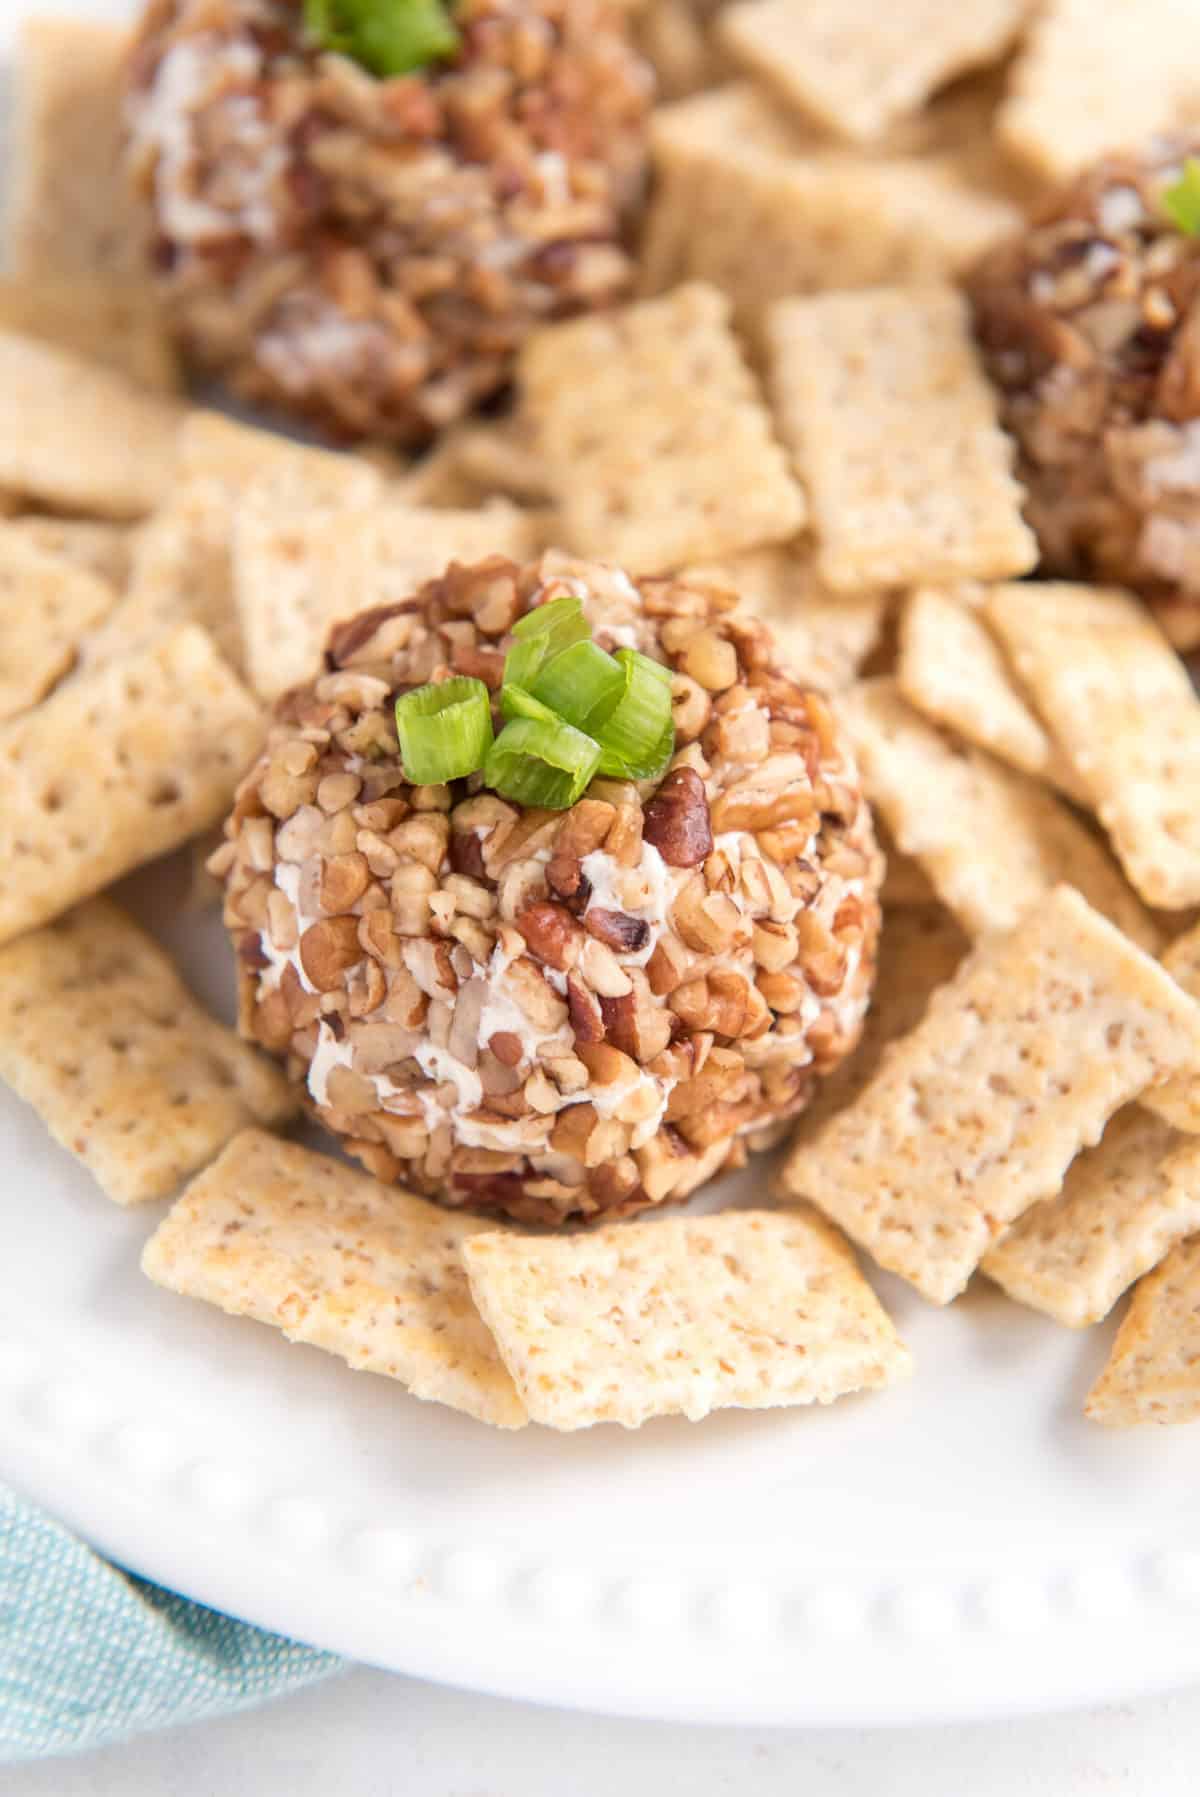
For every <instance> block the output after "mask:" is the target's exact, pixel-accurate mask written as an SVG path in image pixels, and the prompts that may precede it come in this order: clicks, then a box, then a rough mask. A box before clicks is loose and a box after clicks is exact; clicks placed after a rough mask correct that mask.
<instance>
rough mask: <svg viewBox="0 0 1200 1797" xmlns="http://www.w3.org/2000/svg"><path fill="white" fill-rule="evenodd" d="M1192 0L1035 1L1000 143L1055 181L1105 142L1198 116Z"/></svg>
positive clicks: (1128, 143)
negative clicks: (1095, 2)
mask: <svg viewBox="0 0 1200 1797" xmlns="http://www.w3.org/2000/svg"><path fill="white" fill-rule="evenodd" d="M1198 66H1200V11H1197V9H1196V8H1195V7H1194V6H1192V5H1191V4H1190V0H1182V3H1181V0H1105V3H1104V5H1103V6H1096V5H1095V4H1094V0H1043V4H1042V5H1041V6H1040V7H1039V9H1038V11H1037V14H1036V15H1035V17H1034V20H1033V23H1032V24H1031V26H1030V29H1029V35H1028V38H1027V39H1026V42H1025V46H1024V48H1023V50H1022V52H1021V54H1020V56H1019V57H1018V59H1017V62H1016V65H1015V67H1014V69H1013V72H1012V75H1011V78H1010V84H1009V93H1008V97H1007V99H1006V100H1005V101H1004V104H1003V105H1002V106H1001V108H1000V110H999V113H998V115H997V119H996V130H997V135H998V137H999V139H1000V142H1001V144H1002V146H1003V148H1004V149H1005V150H1006V151H1007V152H1008V153H1009V154H1010V155H1012V156H1014V157H1015V158H1016V159H1017V160H1018V161H1019V162H1021V163H1023V164H1024V166H1025V167H1026V168H1028V169H1030V170H1031V171H1032V173H1034V174H1035V175H1037V176H1039V177H1040V178H1041V179H1042V180H1047V181H1062V180H1065V179H1066V178H1067V176H1069V175H1073V174H1075V173H1076V172H1077V171H1078V170H1079V169H1081V168H1085V167H1086V166H1087V165H1088V164H1089V163H1091V162H1094V161H1096V159H1097V158H1098V157H1100V156H1103V155H1104V154H1105V153H1106V152H1107V151H1109V150H1116V149H1124V148H1132V147H1134V146H1136V145H1138V144H1140V143H1142V142H1143V141H1144V140H1145V139H1146V138H1147V137H1148V136H1150V134H1151V133H1152V132H1155V131H1167V130H1170V129H1171V127H1172V126H1174V125H1180V124H1192V125H1194V124H1195V123H1196V122H1197V120H1200V81H1198V79H1197V75H1196V70H1197V67H1198Z"/></svg>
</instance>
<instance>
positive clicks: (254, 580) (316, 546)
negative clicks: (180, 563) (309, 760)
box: [233, 494, 537, 699]
mask: <svg viewBox="0 0 1200 1797" xmlns="http://www.w3.org/2000/svg"><path fill="white" fill-rule="evenodd" d="M536 548H537V532H536V527H535V525H534V523H533V522H532V520H531V519H530V517H529V514H528V513H525V512H521V511H518V510H517V509H516V508H515V507H513V506H510V505H507V504H505V503H504V502H503V501H500V502H497V503H495V504H493V505H488V506H483V507H481V508H479V509H478V510H476V511H449V510H446V511H442V510H434V509H432V508H426V507H420V506H399V505H391V506H383V507H378V508H376V509H374V510H371V511H362V510H355V509H347V510H345V511H340V510H339V511H333V510H330V509H328V508H326V509H325V510H319V509H318V510H314V511H310V512H308V513H300V512H295V513H292V512H283V513H281V512H280V511H278V510H277V509H276V508H274V507H273V506H271V505H269V504H261V503H259V501H258V499H257V498H256V496H255V495H253V494H251V495H249V496H248V497H247V500H246V502H245V503H244V505H243V506H242V508H241V510H240V513H239V516H238V519H237V523H236V526H235V533H234V552H233V568H234V590H235V594H236V599H237V608H238V614H239V617H240V619H241V626H242V635H243V639H244V642H245V650H246V665H247V668H248V669H249V676H250V682H251V685H252V686H253V687H254V690H255V691H256V692H258V693H260V694H261V695H262V697H263V698H264V699H275V698H277V697H278V696H279V695H280V694H281V693H284V692H286V691H287V690H288V688H289V687H292V686H295V685H296V684H297V683H298V682H299V681H302V680H307V679H309V678H310V677H311V676H312V675H313V674H315V673H316V672H317V670H318V668H319V667H320V665H321V657H322V655H323V653H324V650H325V642H326V639H327V637H328V635H329V631H330V628H331V626H332V625H334V624H335V623H337V622H338V620H339V619H341V618H350V617H353V616H354V614H355V613H356V612H360V611H365V610H367V609H368V608H369V607H371V606H375V605H389V604H393V603H395V602H396V601H399V600H402V599H407V598H409V597H410V596H411V594H412V593H414V592H415V591H416V589H417V588H418V587H419V586H421V585H422V584H423V583H424V582H425V581H427V580H432V579H433V578H434V576H435V575H438V574H441V573H443V572H444V570H445V569H446V568H447V567H448V566H449V564H450V563H451V562H453V561H460V562H478V561H483V560H485V559H486V557H487V556H489V555H507V556H511V557H512V558H513V559H514V560H515V561H522V560H524V559H525V558H526V557H528V556H530V555H532V554H533V553H534V551H535V549H536Z"/></svg>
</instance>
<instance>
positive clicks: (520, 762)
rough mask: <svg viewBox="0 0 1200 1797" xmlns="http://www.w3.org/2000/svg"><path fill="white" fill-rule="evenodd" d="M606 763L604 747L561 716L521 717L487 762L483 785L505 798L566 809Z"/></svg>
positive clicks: (499, 740) (494, 746)
mask: <svg viewBox="0 0 1200 1797" xmlns="http://www.w3.org/2000/svg"><path fill="white" fill-rule="evenodd" d="M599 765H600V745H599V743H596V742H593V741H592V739H591V737H590V736H585V735H584V734H583V732H582V731H581V730H575V729H573V728H572V726H571V725H570V724H564V723H563V722H562V721H561V719H558V718H556V719H555V720H554V721H553V723H547V722H546V721H545V720H544V719H542V718H528V717H518V718H514V719H513V720H512V722H511V723H509V724H505V726H504V728H503V730H502V731H501V732H500V734H499V736H498V737H497V738H496V740H495V742H494V743H493V744H492V746H491V749H490V750H489V751H488V758H487V760H486V761H485V762H484V764H483V782H484V785H485V786H490V787H491V788H492V790H493V791H494V792H498V793H499V794H500V796H501V797H502V798H505V799H512V800H514V801H515V802H516V803H517V804H518V805H536V806H538V807H539V808H540V809H543V810H546V811H565V810H566V809H567V808H568V806H570V805H573V804H574V803H575V801H576V799H577V798H579V797H580V796H581V794H582V793H583V792H584V791H585V790H586V788H587V786H588V784H589V782H590V781H591V779H592V776H593V775H594V774H595V772H596V769H597V768H598V767H599Z"/></svg>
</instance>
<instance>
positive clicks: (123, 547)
mask: <svg viewBox="0 0 1200 1797" xmlns="http://www.w3.org/2000/svg"><path fill="white" fill-rule="evenodd" d="M5 535H6V536H11V537H13V538H14V539H16V538H18V537H19V538H20V539H21V541H22V542H24V543H29V544H31V545H32V547H33V548H34V549H40V550H42V551H43V553H44V554H46V555H52V556H54V558H55V560H57V561H63V562H66V563H68V564H69V565H70V566H71V567H73V568H82V570H83V571H84V573H85V574H95V575H97V576H98V578H99V579H101V580H106V581H108V582H109V584H110V585H111V586H114V587H116V588H117V589H118V590H120V589H121V588H122V587H124V585H125V583H126V581H127V580H128V579H129V564H130V557H131V554H132V549H133V542H134V536H135V529H134V527H133V526H132V525H128V524H113V523H110V522H105V521H104V520H103V519H96V518H55V517H53V516H51V515H50V514H49V513H45V514H39V513H31V514H30V515H29V516H27V517H23V518H13V519H11V520H10V521H9V522H8V523H7V524H6V525H5Z"/></svg>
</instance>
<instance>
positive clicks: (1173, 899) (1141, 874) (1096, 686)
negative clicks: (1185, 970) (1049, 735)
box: [984, 581, 1200, 910]
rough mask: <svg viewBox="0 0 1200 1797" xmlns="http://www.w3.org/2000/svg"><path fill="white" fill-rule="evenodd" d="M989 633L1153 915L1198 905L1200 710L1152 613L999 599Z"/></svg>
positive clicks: (1052, 587) (1061, 592)
mask: <svg viewBox="0 0 1200 1797" xmlns="http://www.w3.org/2000/svg"><path fill="white" fill-rule="evenodd" d="M984 606H985V610H986V613H987V617H988V619H989V622H990V623H991V625H992V627H993V629H994V630H996V632H997V633H998V635H999V637H1000V639H1001V641H1002V642H1003V643H1004V645H1005V647H1006V649H1007V650H1008V653H1009V657H1010V659H1011V661H1012V663H1013V666H1014V667H1015V668H1016V670H1017V673H1018V674H1019V675H1020V677H1021V679H1022V680H1023V681H1024V682H1025V684H1026V686H1027V687H1028V688H1029V690H1030V692H1031V694H1032V695H1033V700H1034V703H1035V704H1036V706H1037V708H1038V710H1039V711H1040V712H1041V714H1042V716H1043V717H1045V718H1048V719H1049V720H1050V721H1051V722H1052V724H1053V726H1054V731H1055V734H1056V736H1057V737H1058V740H1059V742H1060V743H1061V744H1062V747H1063V750H1064V752H1065V753H1066V755H1067V757H1068V759H1069V761H1070V763H1071V766H1072V768H1073V769H1074V772H1075V774H1076V775H1077V777H1078V778H1079V780H1080V782H1081V784H1082V785H1083V787H1084V789H1085V791H1086V792H1087V794H1088V796H1089V798H1090V800H1091V803H1092V806H1093V809H1094V810H1095V812H1096V815H1097V817H1098V818H1099V819H1100V822H1101V823H1102V824H1103V825H1104V828H1105V829H1106V830H1107V832H1108V834H1109V837H1110V838H1111V841H1112V845H1113V848H1114V849H1115V851H1116V854H1117V858H1118V860H1119V861H1120V862H1121V865H1122V866H1123V867H1124V869H1125V872H1126V873H1127V875H1128V876H1129V879H1130V881H1131V882H1132V883H1133V885H1134V886H1135V887H1136V888H1137V890H1138V891H1139V892H1140V893H1141V895H1142V897H1143V898H1144V899H1145V900H1146V902H1147V904H1150V905H1159V906H1162V907H1163V908H1164V909H1166V910H1171V909H1178V908H1180V907H1182V906H1185V905H1193V904H1196V903H1197V902H1200V806H1198V805H1197V803H1196V794H1197V792H1200V699H1198V698H1197V696H1196V693H1195V691H1194V690H1193V687H1192V683H1191V681H1190V680H1189V678H1188V673H1187V669H1186V668H1185V667H1184V665H1183V663H1182V662H1181V661H1180V660H1179V658H1178V656H1177V655H1176V654H1175V653H1174V651H1173V650H1172V648H1171V646H1170V644H1169V643H1168V642H1167V640H1166V638H1165V637H1164V636H1163V634H1162V632H1161V630H1160V629H1159V628H1158V626H1157V624H1156V623H1155V622H1154V620H1153V618H1152V617H1151V616H1150V614H1149V613H1148V612H1147V611H1146V609H1145V607H1144V606H1143V605H1142V604H1141V603H1140V602H1139V601H1138V600H1137V599H1135V598H1134V597H1133V595H1132V594H1131V593H1125V592H1121V591H1120V590H1118V589H1117V588H1114V587H1092V586H1077V585H1074V584H1071V583H1069V582H1064V581H1039V582H1038V583H1037V584H1036V585H1031V586H1029V587H1022V586H1019V585H1011V586H1001V587H996V588H993V589H992V590H991V591H990V592H988V593H986V594H985V595H984Z"/></svg>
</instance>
